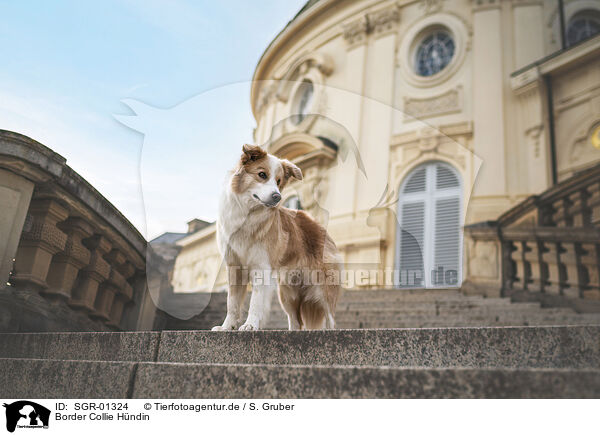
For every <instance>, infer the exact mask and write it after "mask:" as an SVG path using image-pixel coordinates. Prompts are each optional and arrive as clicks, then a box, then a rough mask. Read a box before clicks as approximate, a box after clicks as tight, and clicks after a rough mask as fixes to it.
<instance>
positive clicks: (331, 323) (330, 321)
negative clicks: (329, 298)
mask: <svg viewBox="0 0 600 435" xmlns="http://www.w3.org/2000/svg"><path fill="white" fill-rule="evenodd" d="M325 329H335V318H334V317H333V313H332V312H331V310H330V309H329V307H328V308H327V315H326V316H325Z"/></svg>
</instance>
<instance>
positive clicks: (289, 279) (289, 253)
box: [213, 145, 341, 331]
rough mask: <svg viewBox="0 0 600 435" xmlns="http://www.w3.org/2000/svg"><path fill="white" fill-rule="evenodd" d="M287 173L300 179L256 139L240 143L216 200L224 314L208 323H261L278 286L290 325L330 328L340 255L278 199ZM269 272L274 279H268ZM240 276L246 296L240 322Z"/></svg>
mask: <svg viewBox="0 0 600 435" xmlns="http://www.w3.org/2000/svg"><path fill="white" fill-rule="evenodd" d="M292 177H293V178H296V179H297V180H302V171H301V170H300V169H299V168H298V167H297V166H296V165H294V164H293V163H291V162H289V161H288V160H281V159H279V158H277V157H275V156H273V155H271V154H267V153H266V152H265V151H264V150H263V149H262V148H261V147H259V146H255V145H244V147H243V154H242V157H241V159H240V161H239V163H238V165H237V167H236V168H235V169H234V170H233V172H232V173H231V176H230V177H229V179H228V183H227V185H226V187H225V190H224V192H223V195H222V197H221V201H220V205H219V218H218V220H217V242H218V245H219V249H220V251H221V254H222V256H223V258H224V260H225V263H226V265H227V271H228V273H227V275H228V279H229V290H228V295H227V316H226V317H225V321H224V322H223V325H221V326H215V327H214V328H213V330H215V331H222V330H232V329H238V328H239V329H240V330H256V329H259V328H261V327H263V328H264V325H265V322H266V320H267V316H268V314H269V311H270V305H271V299H272V297H273V292H274V291H275V290H276V288H277V286H278V285H279V300H280V302H281V306H282V307H283V309H284V311H285V312H286V313H287V316H288V322H289V329H290V330H297V329H303V328H304V329H322V328H333V327H334V315H335V305H336V302H337V298H338V296H339V293H340V280H339V279H340V272H341V261H340V257H339V255H338V252H337V248H336V246H335V243H334V242H333V240H332V239H331V237H329V235H328V234H327V232H326V230H325V229H324V228H323V227H322V226H321V225H320V224H318V223H317V222H316V221H315V220H314V219H313V218H311V217H310V216H309V215H308V214H307V213H305V212H304V211H301V210H291V209H289V208H285V207H282V206H280V202H281V189H283V187H284V186H285V185H286V183H287V182H288V181H289V179H290V178H292ZM282 271H285V273H282ZM273 272H276V273H277V275H278V276H277V278H276V279H273V280H271V279H268V277H270V276H273ZM248 276H249V277H250V279H249V280H250V282H252V296H251V299H250V307H249V310H248V318H247V319H246V322H245V323H244V324H242V321H243V319H242V305H243V302H244V297H245V295H246V288H247V282H248ZM257 277H260V279H257ZM240 325H241V326H240Z"/></svg>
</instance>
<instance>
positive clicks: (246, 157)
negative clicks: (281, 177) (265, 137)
mask: <svg viewBox="0 0 600 435" xmlns="http://www.w3.org/2000/svg"><path fill="white" fill-rule="evenodd" d="M242 150H243V153H242V156H241V157H240V161H239V162H238V165H237V166H236V168H235V169H234V173H233V177H231V190H232V191H233V192H234V193H242V192H243V191H245V190H246V189H247V188H248V186H249V185H250V183H251V182H252V180H253V179H254V180H256V181H259V182H261V183H264V182H265V180H263V179H262V178H260V177H259V176H258V173H259V172H261V171H263V172H265V173H266V174H267V176H268V175H269V168H268V165H267V164H266V160H267V153H266V151H265V150H263V149H262V148H261V147H259V146H258V145H244V146H243V148H242Z"/></svg>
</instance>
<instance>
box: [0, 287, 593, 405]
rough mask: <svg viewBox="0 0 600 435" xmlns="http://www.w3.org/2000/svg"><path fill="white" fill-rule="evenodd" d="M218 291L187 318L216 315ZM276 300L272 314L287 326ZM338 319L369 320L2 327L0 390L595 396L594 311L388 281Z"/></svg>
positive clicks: (116, 394) (43, 394)
mask: <svg viewBox="0 0 600 435" xmlns="http://www.w3.org/2000/svg"><path fill="white" fill-rule="evenodd" d="M223 296H224V295H218V294H215V295H210V297H211V300H210V303H209V306H208V309H207V310H205V312H204V313H203V315H204V316H196V317H195V318H192V319H190V320H187V321H179V322H180V323H179V326H181V327H183V326H187V327H188V329H193V328H197V327H199V326H204V325H206V327H209V326H213V325H214V324H217V323H219V322H220V321H221V320H222V316H223V315H224V305H223V304H224V300H221V299H222V298H223ZM273 310H274V313H273V318H272V319H271V322H270V324H269V326H270V327H272V328H277V327H283V326H285V318H284V317H283V315H282V313H280V312H278V311H277V310H278V308H277V306H275V307H274V308H273ZM217 317H218V319H217ZM337 319H338V326H339V327H340V328H367V329H337V330H330V331H285V330H262V331H253V332H244V331H233V332H212V331H203V330H165V331H162V332H122V333H121V332H98V333H65V332H56V333H11V334H0V385H1V386H2V393H3V394H2V395H3V396H4V397H10V398H25V397H29V398H524V397H537V398H553V397H561V398H592V397H594V398H599V397H600V315H598V314H577V313H575V312H574V311H572V310H569V309H563V308H560V309H557V308H541V307H540V306H539V304H534V303H511V302H510V300H508V299H486V298H481V297H473V296H464V295H462V294H461V293H460V292H458V291H457V290H419V291H417V290H414V291H384V290H381V291H369V292H350V291H349V292H346V293H345V294H344V296H343V298H342V299H341V300H340V303H339V305H338V312H337ZM202 322H204V324H203V323H202ZM506 325H512V326H506ZM522 325H541V326H522ZM556 325H562V326H556ZM567 325H568V326H567ZM171 326H176V325H171ZM192 327H193V328H192ZM378 327H386V328H390V329H374V328H378ZM172 329H175V328H172Z"/></svg>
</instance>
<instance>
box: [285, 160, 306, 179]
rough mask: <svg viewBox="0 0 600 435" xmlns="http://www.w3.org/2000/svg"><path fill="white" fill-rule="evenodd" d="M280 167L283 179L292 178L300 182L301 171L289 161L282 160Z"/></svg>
mask: <svg viewBox="0 0 600 435" xmlns="http://www.w3.org/2000/svg"><path fill="white" fill-rule="evenodd" d="M281 166H283V174H284V175H285V178H290V177H294V178H295V179H297V180H302V171H301V170H300V168H299V167H298V166H296V165H294V164H293V163H292V162H290V161H289V160H282V161H281Z"/></svg>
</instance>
